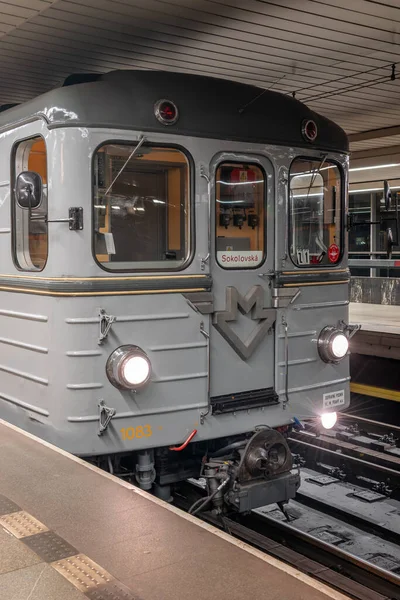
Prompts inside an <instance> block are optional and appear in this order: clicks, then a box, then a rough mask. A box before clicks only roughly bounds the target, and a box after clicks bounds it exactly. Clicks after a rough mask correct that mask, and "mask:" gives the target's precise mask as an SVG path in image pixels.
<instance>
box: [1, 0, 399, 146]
mask: <svg viewBox="0 0 400 600" xmlns="http://www.w3.org/2000/svg"><path fill="white" fill-rule="evenodd" d="M397 31H400V3H399V2H398V1H396V0H392V1H391V2H390V1H388V2H383V1H382V2H380V1H378V0H374V1H371V0H352V2H351V3H350V2H349V1H348V0H276V1H274V0H271V1H267V0H245V1H244V0H112V1H111V0H7V1H0V76H1V82H2V85H1V87H0V104H2V103H9V102H23V101H25V100H27V99H29V98H31V97H33V96H35V95H37V94H40V93H42V92H45V91H47V90H48V89H51V88H52V87H54V86H56V85H59V84H60V83H61V82H62V81H63V79H64V78H65V77H67V76H68V75H70V74H71V73H74V72H82V71H84V72H88V73H89V72H94V73H101V72H105V71H109V70H113V69H129V68H141V69H163V70H168V71H182V72H192V73H199V74H210V75H213V76H216V77H224V78H229V79H234V80H237V81H243V82H245V83H250V84H255V85H259V86H261V87H264V88H269V89H274V90H277V91H280V92H282V93H285V94H295V95H296V97H297V98H298V99H299V100H302V101H303V102H306V104H308V105H309V106H310V107H311V108H313V109H314V110H317V111H318V112H320V113H322V114H324V115H326V116H328V117H330V118H331V119H333V120H335V121H337V122H338V123H339V124H340V125H342V127H344V129H345V130H346V131H347V132H348V133H349V134H354V133H357V132H360V131H369V130H373V129H380V128H386V127H391V126H395V125H399V124H400V109H399V98H400V34H399V33H397ZM392 64H394V65H395V78H394V80H392V79H391V74H392ZM397 72H398V73H399V77H398V76H397ZM397 138H398V136H385V137H384V138H382V139H379V138H376V137H373V138H372V139H363V140H359V141H355V142H353V143H352V145H351V147H352V149H353V150H362V149H369V148H373V147H384V146H385V145H387V146H391V145H394V144H397V143H398V139H397Z"/></svg>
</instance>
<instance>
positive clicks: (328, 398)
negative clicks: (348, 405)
mask: <svg viewBox="0 0 400 600" xmlns="http://www.w3.org/2000/svg"><path fill="white" fill-rule="evenodd" d="M344 403H345V399H344V390H338V391H337V392H329V394H324V395H323V400H322V404H323V407H324V408H336V407H337V406H341V405H342V404H344Z"/></svg>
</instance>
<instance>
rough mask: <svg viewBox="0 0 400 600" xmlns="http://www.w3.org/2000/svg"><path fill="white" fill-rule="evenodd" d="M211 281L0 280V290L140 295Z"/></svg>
mask: <svg viewBox="0 0 400 600" xmlns="http://www.w3.org/2000/svg"><path fill="white" fill-rule="evenodd" d="M211 283H212V279H211V277H210V276H209V275H205V276H202V275H199V276H198V277H197V276H196V277H187V276H185V275H179V276H171V277H156V276H155V277H137V278H135V277H126V278H121V277H93V278H86V279H79V278H74V279H67V278H65V279H64V278H62V277H60V278H59V279H57V278H54V279H50V278H49V279H46V278H43V277H34V276H32V277H12V276H4V275H3V276H0V290H1V289H4V288H12V289H13V290H14V291H21V292H24V291H27V292H29V291H32V292H38V293H40V292H43V293H50V294H51V293H54V294H65V295H79V294H83V295H86V294H93V295H96V294H97V293H101V294H105V293H107V292H109V293H110V294H113V295H114V294H117V293H129V292H132V293H140V292H142V293H143V294H145V293H146V292H150V291H151V292H160V293H162V292H163V291H168V292H171V291H176V292H179V291H181V290H182V291H183V290H210V289H211Z"/></svg>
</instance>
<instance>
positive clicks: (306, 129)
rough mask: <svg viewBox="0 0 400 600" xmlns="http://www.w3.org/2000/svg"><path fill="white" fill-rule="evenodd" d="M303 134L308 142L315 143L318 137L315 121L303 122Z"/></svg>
mask: <svg viewBox="0 0 400 600" xmlns="http://www.w3.org/2000/svg"><path fill="white" fill-rule="evenodd" d="M301 133H302V134H303V137H304V139H305V140H307V142H315V140H316V138H317V135H318V127H317V124H316V123H315V121H311V119H307V120H305V121H303V124H302V126H301Z"/></svg>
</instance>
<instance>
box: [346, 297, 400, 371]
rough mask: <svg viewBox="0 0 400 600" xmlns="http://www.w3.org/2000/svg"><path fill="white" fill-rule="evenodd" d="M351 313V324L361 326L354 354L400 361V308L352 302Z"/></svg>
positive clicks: (354, 343)
mask: <svg viewBox="0 0 400 600" xmlns="http://www.w3.org/2000/svg"><path fill="white" fill-rule="evenodd" d="M349 312H350V323H352V324H359V325H361V329H360V331H358V332H357V333H356V334H355V336H354V337H353V338H352V339H351V341H350V350H351V352H352V353H355V354H365V355H367V356H377V357H382V358H394V359H397V360H399V359H400V306H395V305H387V304H367V303H361V302H360V303H358V302H351V303H350V311H349Z"/></svg>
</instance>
